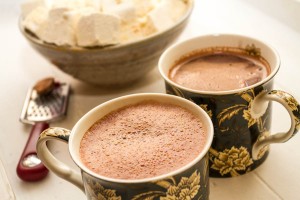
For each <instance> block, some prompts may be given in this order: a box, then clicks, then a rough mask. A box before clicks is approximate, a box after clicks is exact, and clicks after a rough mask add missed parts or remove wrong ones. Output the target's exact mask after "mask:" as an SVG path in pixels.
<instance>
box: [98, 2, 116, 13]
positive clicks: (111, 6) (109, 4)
mask: <svg viewBox="0 0 300 200" xmlns="http://www.w3.org/2000/svg"><path fill="white" fill-rule="evenodd" d="M117 5H118V2H117V1H116V0H101V8H102V11H103V12H105V13H109V12H110V11H111V10H113V9H114V8H115V7H116V6H117Z"/></svg>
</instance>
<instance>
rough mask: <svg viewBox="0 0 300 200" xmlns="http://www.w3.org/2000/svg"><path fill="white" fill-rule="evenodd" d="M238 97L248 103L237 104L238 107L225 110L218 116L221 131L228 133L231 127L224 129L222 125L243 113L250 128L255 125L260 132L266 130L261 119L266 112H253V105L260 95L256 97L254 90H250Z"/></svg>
mask: <svg viewBox="0 0 300 200" xmlns="http://www.w3.org/2000/svg"><path fill="white" fill-rule="evenodd" d="M259 94H260V93H259ZM259 94H258V95H259ZM238 95H239V96H240V97H241V98H242V99H244V100H245V101H246V103H245V104H237V105H234V106H231V107H228V108H225V109H223V110H222V111H221V112H220V113H219V114H218V115H217V119H218V121H219V127H220V130H221V131H222V132H225V131H227V130H228V128H229V127H227V128H224V127H223V126H222V123H223V122H224V121H226V120H230V119H231V118H232V117H233V116H235V115H238V114H239V113H240V112H241V111H243V118H244V119H245V120H247V121H248V128H249V127H251V126H253V125H254V124H258V128H259V130H263V129H264V128H263V123H262V118H261V117H262V116H263V115H264V112H263V113H259V114H256V113H253V112H252V111H251V110H252V104H253V102H254V100H255V98H256V97H257V96H258V95H255V92H254V90H253V89H249V90H248V91H246V92H242V93H240V94H238Z"/></svg>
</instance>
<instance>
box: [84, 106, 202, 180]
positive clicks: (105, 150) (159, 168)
mask: <svg viewBox="0 0 300 200" xmlns="http://www.w3.org/2000/svg"><path fill="white" fill-rule="evenodd" d="M205 140H206V133H205V129H204V127H203V124H202V122H201V120H200V119H198V118H197V117H196V116H195V115H194V114H192V113H191V112H189V111H187V110H186V109H183V108H181V107H179V106H175V105H172V104H163V103H158V102H155V101H149V102H148V101H147V102H143V103H140V104H136V105H132V106H128V107H124V108H121V109H120V110H117V111H115V112H112V113H110V114H108V115H106V116H105V117H104V118H102V119H101V120H99V121H98V122H97V123H95V124H94V125H93V126H92V127H91V128H90V129H89V130H88V131H87V132H86V134H85V136H84V138H83V139H82V141H81V147H80V154H81V158H82V161H83V163H84V164H85V165H86V166H87V167H88V168H90V169H91V170H92V171H94V172H96V173H98V174H100V175H103V176H107V177H112V178H118V179H142V178H150V177H155V176H158V175H163V174H166V173H169V172H171V171H174V170H176V169H179V168H181V167H183V166H184V165H186V164H187V163H189V162H191V161H192V160H194V159H195V158H196V157H197V156H198V154H199V152H201V150H202V149H203V147H204V144H205Z"/></svg>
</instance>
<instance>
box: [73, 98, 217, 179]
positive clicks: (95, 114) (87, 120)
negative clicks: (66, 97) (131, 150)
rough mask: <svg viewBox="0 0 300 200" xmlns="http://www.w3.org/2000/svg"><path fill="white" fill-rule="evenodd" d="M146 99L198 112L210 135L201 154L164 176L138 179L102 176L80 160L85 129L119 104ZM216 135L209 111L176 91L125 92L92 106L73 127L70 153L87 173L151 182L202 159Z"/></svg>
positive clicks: (100, 177) (129, 103) (164, 176)
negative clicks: (156, 92)
mask: <svg viewBox="0 0 300 200" xmlns="http://www.w3.org/2000/svg"><path fill="white" fill-rule="evenodd" d="M144 100H155V101H157V102H161V103H170V104H173V105H177V106H181V107H183V108H185V109H187V110H188V111H190V112H191V113H193V114H195V115H196V116H197V117H198V118H199V119H200V120H201V121H202V123H203V125H204V128H205V129H206V132H207V139H206V143H205V145H204V148H203V150H202V151H201V152H200V153H199V155H198V156H197V157H196V158H195V159H194V160H193V161H192V162H190V163H189V164H187V165H185V166H184V167H182V168H180V169H178V170H175V171H172V172H169V173H168V174H164V175H161V176H156V177H152V178H146V179H136V180H127V179H114V178H109V177H105V176H101V175H99V174H97V173H94V172H93V171H91V170H90V169H88V168H87V167H86V166H85V165H84V164H83V163H82V161H81V159H80V154H79V148H80V142H81V140H82V138H83V136H84V134H85V132H86V131H87V130H88V129H89V128H90V127H91V126H92V125H93V124H94V123H95V122H96V121H98V120H99V119H101V118H102V117H104V116H105V115H107V114H109V113H110V112H112V111H115V110H117V109H119V108H122V107H124V106H128V105H132V104H136V103H139V102H142V101H144ZM212 139H213V125H212V122H211V120H210V118H209V116H208V115H207V113H206V112H205V111H204V110H202V109H201V108H200V107H199V106H197V105H196V104H194V103H192V102H190V101H188V100H186V99H183V98H180V97H176V96H173V95H166V94H153V93H145V94H134V95H128V96H123V97H120V98H116V99H113V100H110V101H108V102H105V103H103V104H101V105H99V106H97V107H95V108H94V109H92V110H90V111H89V112H88V113H87V114H85V115H84V116H83V117H82V118H81V119H80V120H79V121H78V122H77V123H76V124H75V126H74V127H73V129H72V131H71V135H70V139H69V152H70V154H71V157H72V159H73V161H74V162H75V163H76V164H77V165H78V166H79V168H81V169H82V170H83V171H85V172H87V173H88V174H90V175H92V176H94V177H97V178H99V179H102V180H106V181H110V182H118V183H143V182H149V181H156V180H160V179H163V178H166V177H169V176H174V175H176V174H178V173H180V172H182V171H185V170H186V169H189V168H190V167H191V166H193V165H194V164H196V163H197V162H198V161H199V160H201V159H202V158H203V157H204V156H205V155H206V153H207V152H208V150H209V147H210V146H211V143H212Z"/></svg>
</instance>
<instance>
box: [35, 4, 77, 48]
mask: <svg viewBox="0 0 300 200" xmlns="http://www.w3.org/2000/svg"><path fill="white" fill-rule="evenodd" d="M69 11H70V10H69V9H68V8H53V9H51V10H50V11H49V14H48V18H47V20H46V21H45V22H44V23H43V24H42V25H41V29H40V31H39V35H40V37H41V38H42V39H43V40H44V41H46V42H48V43H54V44H56V45H59V46H65V45H67V46H68V45H70V46H73V45H75V33H74V28H73V26H72V16H71V15H70V12H69Z"/></svg>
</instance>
